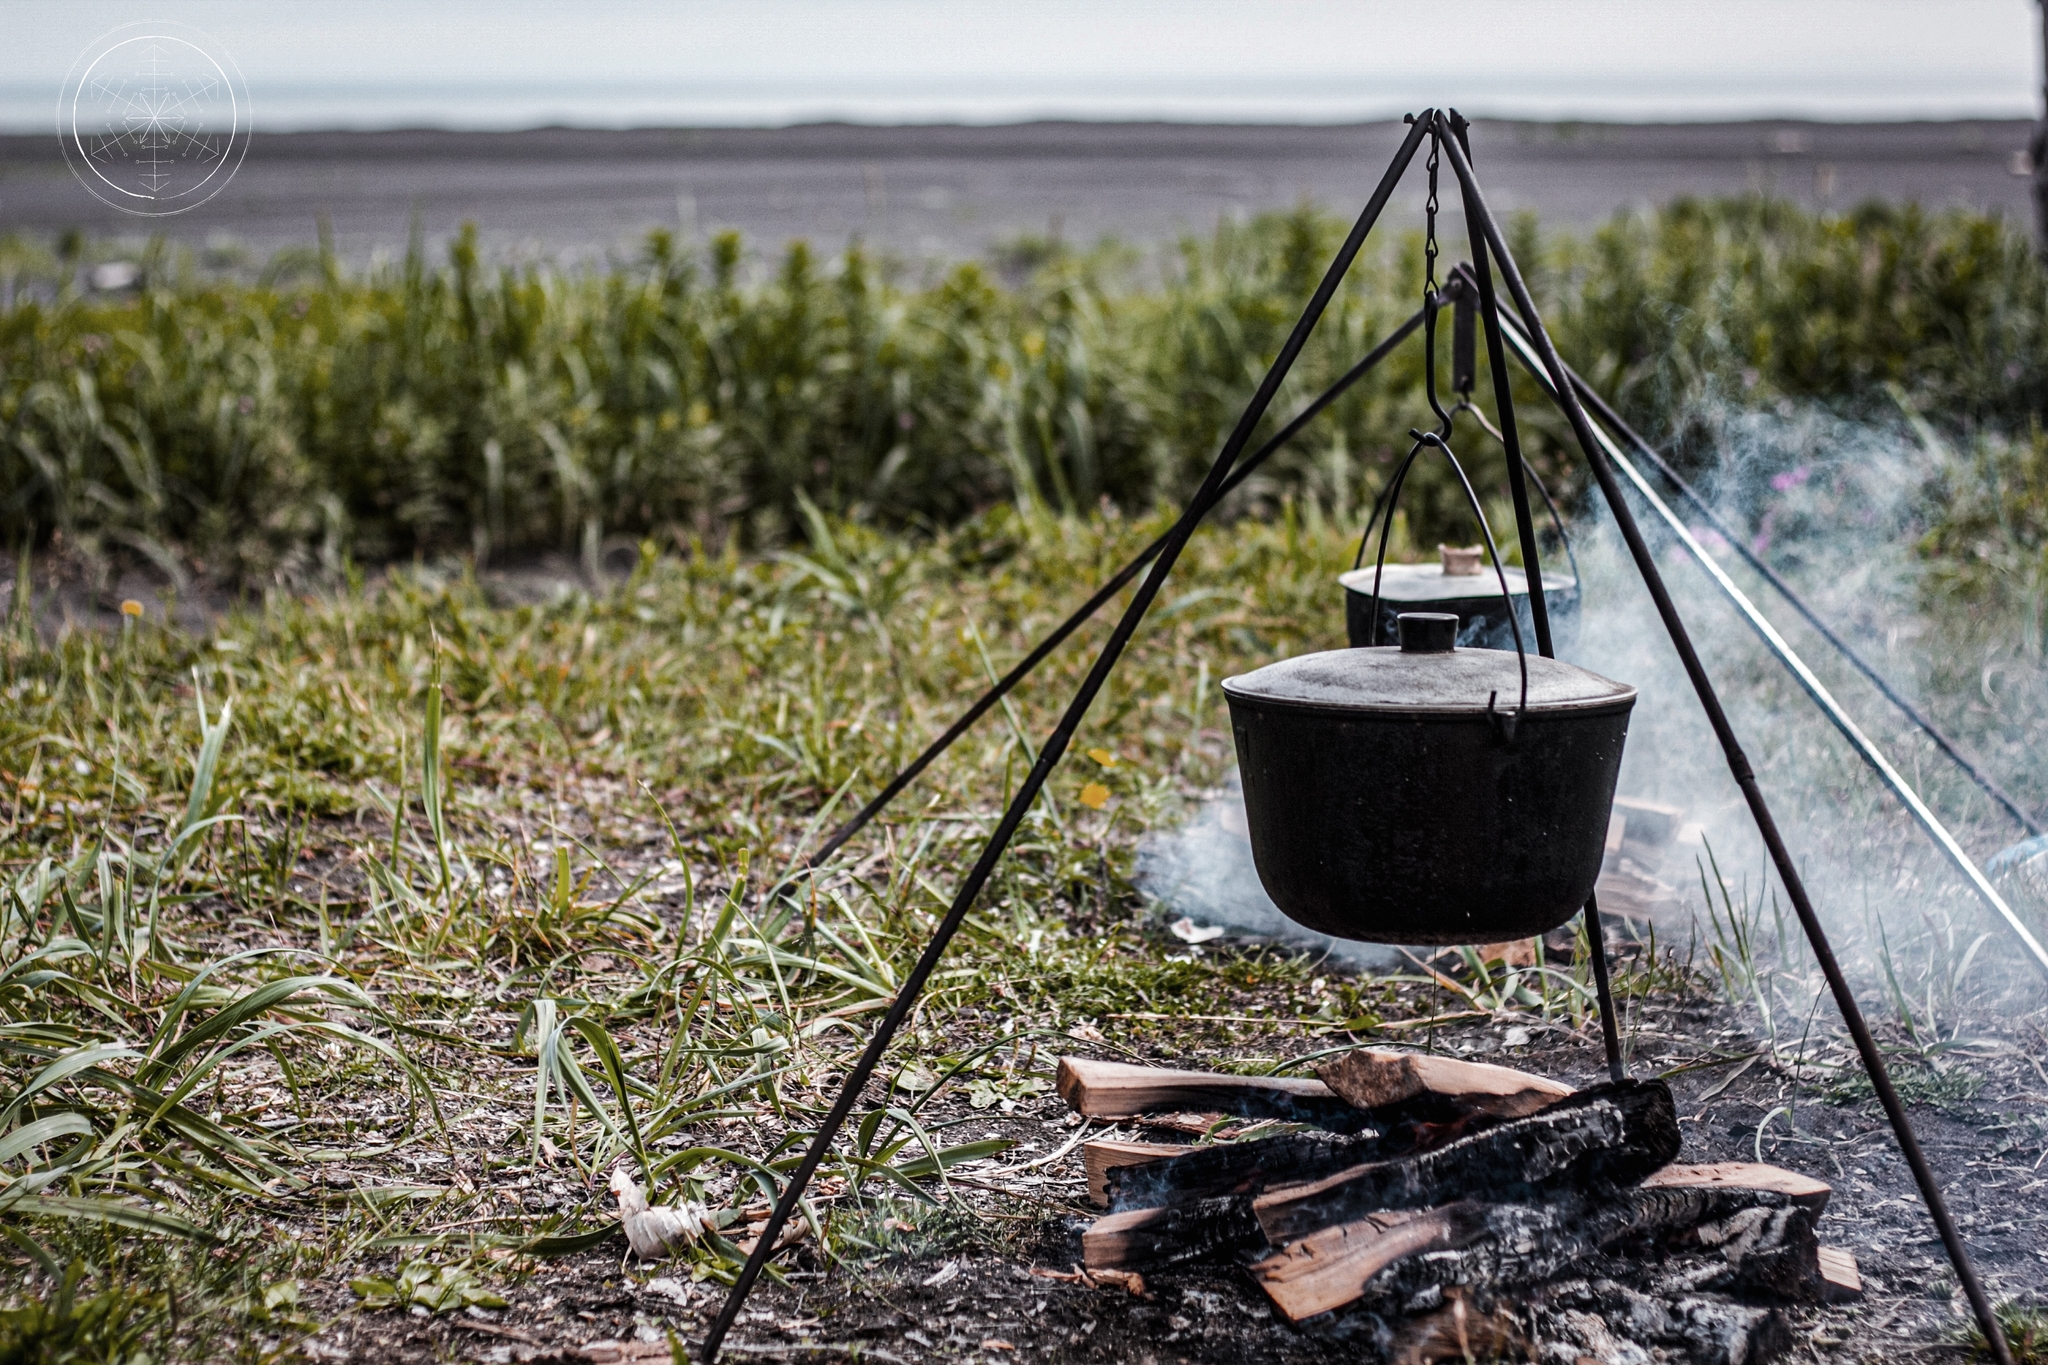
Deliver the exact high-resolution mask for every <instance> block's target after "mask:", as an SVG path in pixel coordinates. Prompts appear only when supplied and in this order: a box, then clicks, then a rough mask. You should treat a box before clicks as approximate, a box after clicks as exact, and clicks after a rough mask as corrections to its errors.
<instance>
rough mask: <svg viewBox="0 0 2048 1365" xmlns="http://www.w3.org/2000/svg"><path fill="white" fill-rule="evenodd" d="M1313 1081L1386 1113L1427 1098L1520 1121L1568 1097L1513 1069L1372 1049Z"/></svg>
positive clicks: (1328, 1067)
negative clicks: (1317, 1081)
mask: <svg viewBox="0 0 2048 1365" xmlns="http://www.w3.org/2000/svg"><path fill="white" fill-rule="evenodd" d="M1316 1075H1318V1076H1319V1077H1321V1078H1322V1081H1323V1084H1324V1085H1327V1086H1328V1087H1329V1088H1330V1090H1331V1091H1332V1092H1333V1093H1335V1094H1336V1095H1337V1096H1338V1097H1339V1098H1341V1099H1343V1100H1345V1101H1347V1102H1349V1103H1350V1104H1352V1105H1354V1106H1356V1107H1357V1108H1360V1109H1387V1108H1391V1107H1392V1106H1395V1105H1401V1104H1406V1103H1408V1102H1410V1101H1413V1100H1416V1099H1419V1098H1421V1097H1423V1096H1425V1095H1433V1096H1440V1097H1442V1098H1444V1099H1446V1100H1448V1101H1450V1102H1451V1103H1452V1104H1453V1105H1456V1106H1457V1107H1459V1108H1460V1109H1472V1110H1477V1111H1479V1112H1482V1113H1487V1114H1495V1115H1499V1116H1501V1117H1503V1118H1520V1117H1522V1115H1524V1114H1532V1113H1534V1112H1536V1111H1537V1110H1538V1109H1541V1108H1542V1107H1543V1106H1544V1105H1546V1104H1549V1103H1551V1102H1552V1101H1554V1100H1560V1099H1563V1098H1564V1097H1565V1096H1566V1095H1569V1094H1571V1093H1572V1088H1571V1087H1570V1086H1568V1085H1563V1084H1560V1083H1559V1082H1557V1081H1553V1080H1548V1079H1546V1078H1545V1077H1542V1076H1534V1075H1531V1074H1530V1073H1528V1072H1526V1071H1517V1070H1515V1069H1514V1068H1513V1067H1506V1066H1494V1065H1493V1064H1491V1063H1489V1062H1464V1061H1458V1060H1456V1059H1455V1058H1451V1057H1435V1056H1429V1055H1427V1054H1424V1053H1416V1052H1388V1051H1384V1050H1381V1049H1378V1048H1360V1049H1359V1050H1358V1051H1356V1052H1347V1053H1345V1054H1344V1055H1343V1056H1341V1057H1335V1058H1332V1059H1331V1060H1329V1061H1327V1062H1324V1063H1323V1064H1322V1065H1321V1066H1319V1067H1317V1068H1316Z"/></svg>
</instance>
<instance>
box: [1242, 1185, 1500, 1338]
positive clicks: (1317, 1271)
mask: <svg viewBox="0 0 2048 1365" xmlns="http://www.w3.org/2000/svg"><path fill="white" fill-rule="evenodd" d="M1485 1227H1486V1210H1485V1208H1484V1206H1483V1205H1480V1204H1476V1203H1470V1202H1460V1203H1456V1204H1445V1205H1442V1206H1439V1207H1437V1208H1433V1209H1391V1210H1388V1211H1387V1212H1384V1213H1374V1214H1368V1215H1367V1216H1366V1217H1364V1218H1360V1219H1357V1220H1355V1221H1353V1222H1349V1223H1339V1224H1337V1225H1336V1226H1335V1227H1328V1228H1321V1229H1318V1230H1317V1231H1315V1232H1312V1233H1310V1234H1309V1235H1308V1236H1306V1237H1303V1238H1301V1239H1300V1240H1299V1241H1296V1242H1292V1243H1290V1244H1289V1245H1288V1246H1286V1247H1285V1248H1283V1249H1282V1250H1281V1251H1280V1252H1278V1253H1277V1254H1275V1255H1272V1256H1268V1257H1267V1258H1266V1259H1265V1260H1263V1261H1260V1262H1258V1263H1257V1264H1255V1265H1253V1266H1252V1268H1251V1274H1252V1278H1253V1279H1254V1280H1256V1281H1257V1282H1258V1285H1259V1287H1260V1288H1261V1289H1263V1290H1265V1291H1266V1296H1267V1297H1268V1298H1270V1299H1272V1301H1273V1306H1274V1307H1275V1308H1277V1309H1279V1310H1280V1312H1281V1313H1282V1314H1284V1315H1285V1316H1286V1317H1287V1318H1288V1320H1289V1321H1292V1322H1300V1321H1302V1320H1303V1319H1305V1318H1312V1317H1315V1316H1317V1315H1318V1314H1322V1313H1328V1312H1333V1311H1334V1310H1336V1309H1339V1308H1342V1307H1343V1306H1344V1305H1345V1304H1347V1303H1350V1302H1352V1301H1353V1300H1354V1299H1357V1298H1358V1297H1359V1296H1360V1295H1362V1294H1364V1293H1365V1288H1366V1285H1367V1284H1368V1283H1369V1282H1370V1281H1371V1280H1372V1278H1373V1277H1374V1276H1375V1275H1378V1274H1379V1273H1380V1272H1381V1271H1383V1270H1385V1269H1386V1268H1387V1267H1389V1266H1391V1265H1393V1264H1394V1263H1395V1262H1397V1261H1400V1260H1402V1259H1404V1258H1406V1257H1409V1256H1416V1255H1420V1254H1422V1253H1424V1252H1430V1251H1443V1250H1446V1249H1452V1248H1456V1247H1459V1246H1463V1245H1465V1244H1466V1243H1468V1242H1469V1241H1470V1240H1471V1239H1472V1238H1473V1237H1475V1236H1477V1235H1478V1234H1479V1233H1480V1232H1482V1231H1484V1230H1485Z"/></svg>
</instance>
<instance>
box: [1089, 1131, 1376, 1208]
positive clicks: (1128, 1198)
mask: <svg viewBox="0 0 2048 1365" xmlns="http://www.w3.org/2000/svg"><path fill="white" fill-rule="evenodd" d="M1380 1155H1381V1144H1380V1142H1379V1140H1378V1139H1377V1138H1374V1137H1361V1138H1340V1137H1333V1136H1331V1135H1330V1134H1328V1133H1289V1134H1286V1135H1284V1136H1280V1137H1270V1138H1258V1139H1255V1140H1253V1141H1251V1142H1230V1143H1220V1144H1217V1145H1215V1146H1210V1147H1195V1148H1189V1149H1186V1150H1185V1152H1184V1153H1182V1154H1175V1153H1172V1152H1162V1153H1161V1154H1160V1155H1159V1156H1158V1157H1155V1158H1153V1159H1151V1160H1146V1161H1141V1162H1127V1163H1119V1165H1118V1166H1117V1167H1116V1168H1115V1169H1113V1170H1110V1171H1109V1172H1108V1173H1107V1175H1106V1178H1105V1181H1104V1187H1105V1190H1106V1192H1107V1194H1108V1196H1109V1206H1110V1208H1111V1209H1112V1210H1113V1211H1117V1212H1121V1211H1123V1210H1125V1209H1147V1208H1158V1207H1160V1206H1162V1205H1166V1204H1179V1203H1184V1202H1187V1201H1189V1200H1195V1199H1213V1198H1216V1197H1217V1196H1219V1195H1231V1194H1260V1193H1263V1192H1264V1191H1265V1190H1267V1189H1270V1188H1272V1187H1273V1186H1275V1185H1285V1184H1289V1183H1295V1182H1301V1181H1308V1180H1314V1179H1316V1178H1318V1177H1320V1176H1323V1175H1326V1174H1328V1173H1329V1172H1331V1171H1333V1170H1342V1169H1344V1168H1347V1167H1350V1166H1354V1165H1356V1164H1358V1163H1359V1162H1362V1161H1371V1160H1374V1159H1376V1158H1377V1157H1379V1156H1380Z"/></svg>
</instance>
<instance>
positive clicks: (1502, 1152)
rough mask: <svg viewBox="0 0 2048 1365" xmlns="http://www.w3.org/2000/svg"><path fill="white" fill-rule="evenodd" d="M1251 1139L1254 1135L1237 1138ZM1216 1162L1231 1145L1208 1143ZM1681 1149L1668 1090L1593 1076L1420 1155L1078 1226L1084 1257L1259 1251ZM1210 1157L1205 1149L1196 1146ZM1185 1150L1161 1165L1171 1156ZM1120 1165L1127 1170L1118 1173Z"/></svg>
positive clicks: (1629, 1170) (1562, 1181)
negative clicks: (1534, 1110) (1538, 1108)
mask: <svg viewBox="0 0 2048 1365" xmlns="http://www.w3.org/2000/svg"><path fill="white" fill-rule="evenodd" d="M1243 1145H1244V1146H1246V1147H1257V1146H1259V1145H1260V1144H1243ZM1213 1150H1215V1151H1217V1152H1218V1153H1219V1156H1218V1157H1217V1158H1214V1160H1216V1161H1217V1162H1218V1164H1219V1166H1220V1165H1221V1164H1222V1163H1223V1162H1225V1161H1226V1160H1227V1159H1228V1158H1226V1157H1224V1156H1223V1155H1221V1154H1222V1153H1227V1152H1229V1151H1230V1150H1231V1149H1229V1148H1218V1149H1213ZM1677 1152H1678V1124H1677V1117H1676V1114H1675V1112H1674V1110H1673V1108H1672V1104H1671V1092H1670V1090H1669V1089H1668V1088H1667V1087H1666V1086H1665V1085H1664V1084H1663V1083H1662V1082H1658V1081H1637V1082H1625V1083H1623V1084H1620V1085H1606V1086H1598V1087H1595V1088H1593V1089H1590V1090H1584V1091H1581V1092H1579V1093H1578V1094H1575V1095H1572V1096H1568V1097H1567V1098H1566V1099H1564V1100H1562V1101H1559V1102H1558V1103H1557V1104H1556V1105H1554V1106H1552V1108H1550V1109H1548V1110H1545V1111H1543V1112H1542V1113H1539V1114H1534V1115H1531V1116H1529V1117H1527V1118H1522V1119H1514V1120H1510V1121H1508V1122H1505V1123H1502V1124H1500V1125H1499V1126H1498V1127H1495V1128H1492V1129H1489V1130H1487V1131H1486V1132H1483V1133H1479V1134H1476V1135H1474V1136H1472V1137H1467V1138H1463V1139H1460V1140H1459V1141H1457V1142H1454V1143H1452V1144H1450V1145H1449V1146H1447V1147H1443V1148H1440V1149H1438V1150H1436V1151H1433V1152H1427V1153H1424V1154H1422V1155H1419V1156H1410V1157H1401V1158H1397V1159H1392V1160H1386V1161H1368V1162H1365V1163H1362V1164H1359V1165H1354V1166H1349V1167H1346V1168H1344V1169H1342V1170H1340V1171H1338V1172H1337V1173H1335V1174H1333V1175H1330V1176H1327V1177H1325V1178H1323V1179H1320V1180H1316V1181H1312V1182H1309V1183H1305V1184H1300V1185H1288V1186H1281V1187H1278V1188H1272V1189H1269V1190H1268V1191H1267V1192H1266V1193H1264V1194H1261V1195H1256V1196H1254V1195H1252V1194H1249V1193H1242V1194H1234V1195H1229V1196H1225V1197H1211V1198H1204V1199H1191V1200H1187V1201H1184V1202H1180V1203H1176V1204H1173V1205H1169V1206H1165V1207H1154V1208H1135V1209H1130V1210H1127V1211H1124V1212H1119V1213H1113V1214H1111V1215H1109V1216H1108V1217H1106V1218H1100V1219H1097V1220H1096V1222H1095V1223H1094V1224H1093V1225H1092V1226H1091V1227H1090V1228H1089V1229H1088V1230H1087V1232H1085V1233H1084V1234H1083V1236H1082V1250H1083V1255H1084V1257H1085V1259H1086V1263H1087V1264H1088V1265H1090V1266H1097V1265H1101V1266H1143V1265H1159V1264H1168V1263H1171V1262H1175V1261H1183V1260H1188V1259H1191V1258H1194V1257H1197V1256H1204V1255H1217V1254H1232V1253H1236V1254H1257V1253H1259V1252H1262V1251H1264V1250H1265V1249H1267V1248H1268V1247H1271V1246H1275V1245H1279V1244H1282V1243H1285V1242H1289V1241H1293V1240H1296V1239H1298V1238H1301V1237H1304V1236H1306V1235H1308V1234H1309V1233H1311V1232H1314V1231H1316V1230H1317V1229H1319V1228H1324V1227H1329V1226H1332V1225H1334V1224H1337V1223H1344V1222H1349V1221H1352V1220H1354V1219H1358V1218H1362V1217H1365V1216H1366V1215H1368V1214H1375V1213H1379V1212H1381V1211H1384V1210H1387V1209H1397V1208H1423V1207H1428V1206H1430V1205H1434V1204H1447V1203H1454V1202H1456V1201H1458V1200H1462V1199H1473V1198H1486V1199H1514V1198H1517V1197H1536V1196H1538V1195H1540V1194H1541V1193H1542V1192H1544V1191H1546V1190H1550V1189H1553V1188H1556V1189H1571V1188H1583V1187H1596V1188H1601V1189H1607V1188H1610V1187H1612V1186H1615V1185H1618V1184H1625V1183H1627V1182H1629V1181H1632V1180H1639V1179H1641V1178H1642V1177H1643V1176H1644V1175H1646V1174H1648V1173H1649V1172H1650V1171H1652V1170H1655V1169H1656V1168H1657V1167H1659V1166H1662V1165H1663V1164H1664V1163H1666V1162H1668V1161H1669V1160H1670V1159H1671V1158H1672V1157H1673V1156H1675V1155H1676V1154H1677ZM1194 1155H1196V1156H1198V1157H1207V1152H1201V1153H1196V1154H1194ZM1188 1160H1189V1158H1188V1157H1180V1158H1176V1159H1174V1160H1173V1161H1171V1162H1165V1163H1159V1164H1161V1165H1166V1166H1178V1165H1180V1163H1182V1162H1185V1161H1188ZM1119 1174H1120V1175H1121V1174H1123V1173H1119Z"/></svg>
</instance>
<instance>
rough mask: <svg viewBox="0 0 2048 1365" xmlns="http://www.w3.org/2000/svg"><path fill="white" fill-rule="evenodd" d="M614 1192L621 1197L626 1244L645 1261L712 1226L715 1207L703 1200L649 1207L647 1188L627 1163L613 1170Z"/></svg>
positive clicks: (681, 1245) (673, 1250)
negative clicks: (640, 1182) (710, 1207)
mask: <svg viewBox="0 0 2048 1365" xmlns="http://www.w3.org/2000/svg"><path fill="white" fill-rule="evenodd" d="M612 1193H613V1194H615V1195H617V1196H618V1198H619V1222H620V1224H621V1225H622V1226H623V1227H624V1228H625V1230H626V1244H627V1245H628V1246H630V1247H632V1248H633V1254H634V1255H635V1256H638V1257H639V1258H640V1259H642V1260H643V1261H655V1260H660V1259H661V1258H662V1257H664V1256H673V1255H674V1254H675V1253H676V1252H678V1251H680V1250H681V1249H682V1248H684V1247H686V1246H688V1245H690V1243H692V1242H694V1241H696V1240H697V1239H698V1238H700V1237H702V1236H703V1235H704V1232H705V1230H706V1229H707V1228H709V1227H711V1226H712V1222H711V1210H709V1209H708V1208H706V1207H705V1206H704V1205H702V1204H694V1203H690V1202H688V1201H685V1202H684V1203H681V1204H657V1205H655V1206H653V1207H651V1208H650V1207H649V1206H648V1203H647V1195H646V1192H645V1191H643V1190H642V1189H641V1188H640V1184H639V1182H638V1181H636V1180H634V1179H633V1177H632V1175H631V1174H629V1173H628V1172H627V1171H626V1170H625V1169H624V1168H623V1167H621V1168H620V1169H618V1170H615V1171H613V1172H612Z"/></svg>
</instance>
